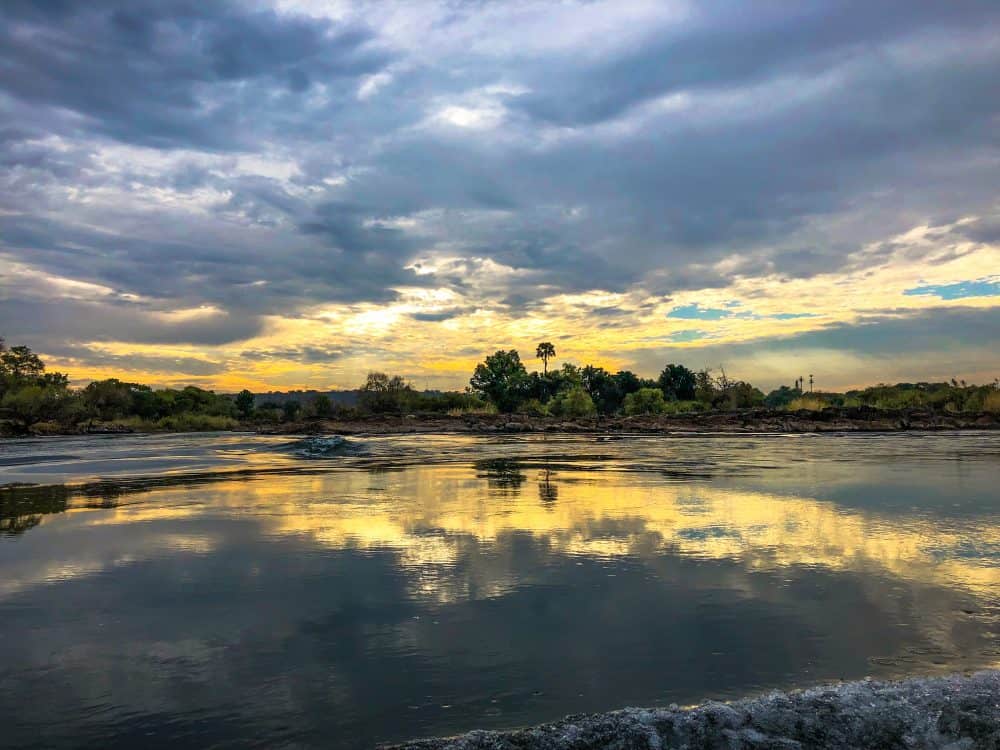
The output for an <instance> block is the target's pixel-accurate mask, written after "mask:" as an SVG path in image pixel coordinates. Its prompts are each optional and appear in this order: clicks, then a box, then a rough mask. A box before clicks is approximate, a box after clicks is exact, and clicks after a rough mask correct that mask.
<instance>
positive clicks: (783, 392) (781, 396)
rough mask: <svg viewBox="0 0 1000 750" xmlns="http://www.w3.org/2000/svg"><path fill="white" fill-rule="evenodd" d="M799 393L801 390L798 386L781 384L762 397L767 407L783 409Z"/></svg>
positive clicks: (800, 393)
mask: <svg viewBox="0 0 1000 750" xmlns="http://www.w3.org/2000/svg"><path fill="white" fill-rule="evenodd" d="M801 395H802V391H800V390H799V389H798V388H792V387H790V386H787V385H783V386H781V387H779V388H776V389H775V390H773V391H771V392H770V393H768V394H767V396H765V397H764V406H766V407H768V408H769V409H784V408H785V407H786V406H788V405H789V404H790V403H792V401H794V400H795V399H797V398H798V397H799V396H801Z"/></svg>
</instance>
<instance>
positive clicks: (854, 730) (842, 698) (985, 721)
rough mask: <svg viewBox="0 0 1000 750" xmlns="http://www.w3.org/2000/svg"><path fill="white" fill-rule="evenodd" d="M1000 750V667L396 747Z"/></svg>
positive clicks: (630, 711)
mask: <svg viewBox="0 0 1000 750" xmlns="http://www.w3.org/2000/svg"><path fill="white" fill-rule="evenodd" d="M695 747H705V748H709V747H711V748H733V749H735V748H803V749H807V748H815V749H816V750H819V749H820V748H823V749H824V750H825V749H827V748H849V747H858V748H861V747H864V748H876V747H877V748H908V749H910V750H923V749H925V748H927V749H929V748H942V749H943V748H954V749H955V750H958V748H961V749H962V750H980V749H981V750H986V749H987V748H991V749H994V750H995V748H997V747H1000V671H987V672H979V673H977V674H974V675H971V676H951V677H939V678H924V679H911V680H906V681H903V682H870V681H862V682H849V683H844V684H839V685H826V686H822V687H816V688H810V689H808V690H803V691H797V692H790V693H781V692H775V693H770V694H767V695H763V696H760V697H757V698H748V699H745V700H740V701H734V702H732V703H715V702H710V703H705V704H702V705H700V706H697V707H695V708H690V709H681V708H677V707H674V706H672V707H670V708H648V709H638V708H627V709H624V710H621V711H613V712H611V713H606V714H592V715H580V716H570V717H567V718H565V719H563V720H562V721H558V722H555V723H552V724H544V725H541V726H537V727H532V728H529V729H519V730H513V731H509V732H490V731H475V732H470V733H469V734H465V735H461V736H459V737H452V738H442V739H429V740H418V741H415V742H409V743H405V744H402V745H395V746H393V749H394V750H515V748H516V750H568V749H569V748H573V750H598V749H599V748H600V749H602V750H603V749H604V748H622V749H624V748H629V749H630V750H640V749H643V750H644V749H645V748H649V750H653V749H654V748H655V749H656V750H668V749H671V748H678V749H679V748H695Z"/></svg>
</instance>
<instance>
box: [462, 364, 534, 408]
mask: <svg viewBox="0 0 1000 750" xmlns="http://www.w3.org/2000/svg"><path fill="white" fill-rule="evenodd" d="M469 385H470V386H471V388H472V391H473V392H474V393H478V394H479V395H481V396H482V397H483V398H485V399H486V400H487V401H489V402H490V403H492V404H493V405H494V406H495V407H496V408H497V410H498V411H502V412H507V413H509V412H512V411H514V410H515V409H516V408H517V406H518V404H520V403H521V401H523V400H524V399H525V396H526V394H527V391H528V385H529V379H528V372H527V370H525V368H524V364H523V363H522V362H521V357H520V356H519V355H518V353H517V351H516V350H514V349H511V350H510V351H503V350H501V351H498V352H496V353H494V354H491V355H490V356H489V357H487V358H486V360H485V361H483V362H481V363H479V364H478V365H476V370H475V372H474V373H473V375H472V379H471V380H470V381H469Z"/></svg>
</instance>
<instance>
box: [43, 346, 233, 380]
mask: <svg viewBox="0 0 1000 750" xmlns="http://www.w3.org/2000/svg"><path fill="white" fill-rule="evenodd" d="M45 354H46V355H48V356H53V357H59V358H60V359H68V360H71V363H72V364H73V365H78V364H83V365H88V366H90V367H116V368H128V369H130V370H137V369H140V370H151V371H153V372H169V373H180V374H184V375H196V376H208V375H217V374H219V373H222V372H225V371H226V363H225V362H214V361H212V360H208V359H202V358H200V357H159V356H154V355H149V354H110V353H108V352H104V351H100V350H97V349H91V348H88V347H83V346H58V345H57V346H49V347H47V348H46V349H45Z"/></svg>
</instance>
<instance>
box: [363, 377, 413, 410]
mask: <svg viewBox="0 0 1000 750" xmlns="http://www.w3.org/2000/svg"><path fill="white" fill-rule="evenodd" d="M413 395H414V391H413V386H411V385H410V384H409V383H408V382H406V380H405V379H403V378H402V377H401V376H399V375H393V376H391V377H390V376H389V375H387V374H386V373H384V372H370V373H368V377H367V379H366V380H365V384H364V385H363V386H361V392H360V393H359V394H358V402H359V403H360V405H361V407H362V408H363V409H366V410H368V411H370V412H374V413H376V414H384V413H388V412H399V411H402V410H403V408H404V407H405V406H406V405H407V404H408V403H409V401H410V398H411V397H412V396H413Z"/></svg>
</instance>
